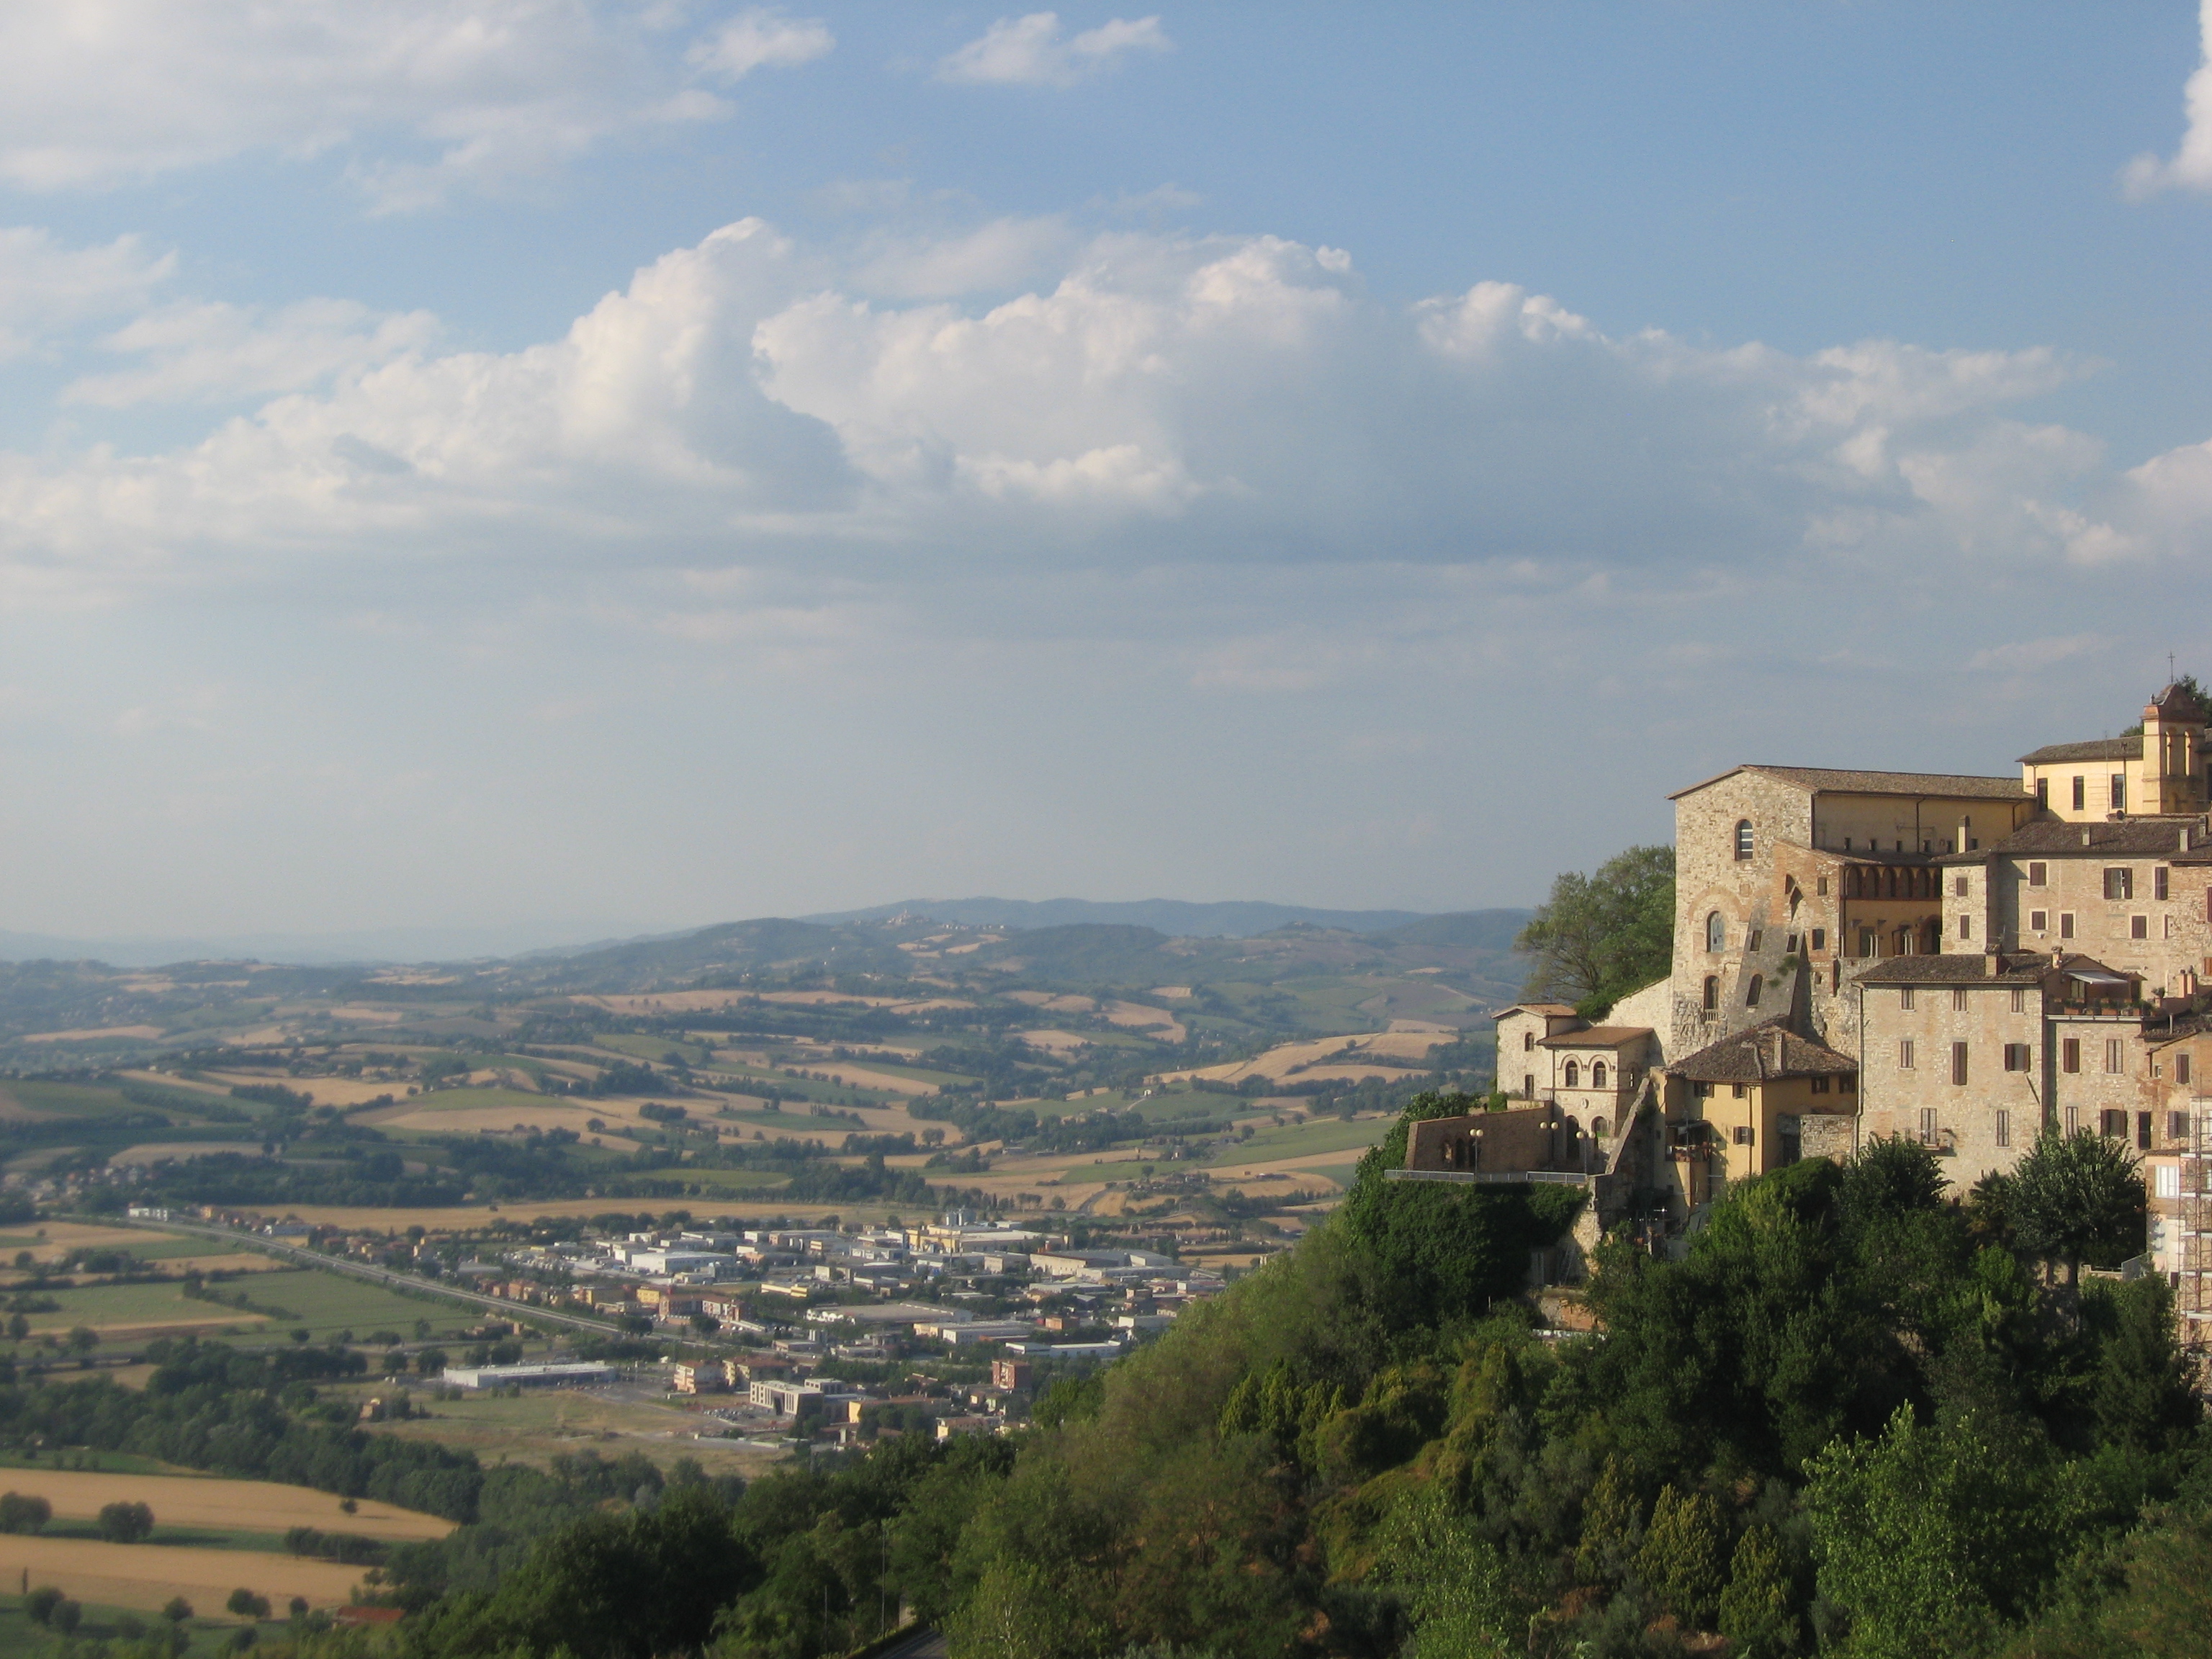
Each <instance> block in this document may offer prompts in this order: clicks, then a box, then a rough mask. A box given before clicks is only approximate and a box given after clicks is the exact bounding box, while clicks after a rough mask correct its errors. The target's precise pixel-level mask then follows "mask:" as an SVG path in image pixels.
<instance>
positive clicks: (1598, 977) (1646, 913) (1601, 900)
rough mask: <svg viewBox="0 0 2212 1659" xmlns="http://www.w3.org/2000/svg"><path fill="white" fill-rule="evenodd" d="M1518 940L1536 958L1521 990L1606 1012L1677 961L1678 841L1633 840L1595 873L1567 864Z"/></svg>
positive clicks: (1592, 1015) (1595, 1014) (1587, 1011)
mask: <svg viewBox="0 0 2212 1659" xmlns="http://www.w3.org/2000/svg"><path fill="white" fill-rule="evenodd" d="M1513 947H1514V949H1516V951H1528V953H1529V954H1530V955H1532V956H1534V957H1535V958H1536V962H1535V966H1534V968H1533V969H1531V970H1530V972H1529V975H1528V984H1527V986H1525V987H1523V989H1522V995H1524V996H1530V997H1547V998H1551V999H1554V1000H1558V1001H1561V1002H1571V1003H1572V1004H1574V1005H1575V1006H1576V1007H1577V1009H1579V1010H1581V1011H1582V1012H1583V1013H1584V1014H1585V1015H1586V1016H1588V1017H1589V1018H1598V1017H1601V1015H1602V1014H1603V1013H1604V1012H1605V1011H1606V1010H1607V1009H1608V1008H1610V1007H1611V1006H1613V1004H1614V1003H1615V1002H1617V1001H1618V1000H1620V999H1621V998H1622V997H1624V996H1626V995H1627V994H1629V993H1630V992H1631V991H1635V990H1639V989H1641V988H1642V987H1644V986H1646V985H1649V984H1650V983H1651V981H1654V980H1656V979H1662V978H1664V977H1665V975H1666V974H1667V971H1668V968H1669V967H1670V966H1671V965H1672V963H1673V962H1674V848H1671V847H1632V848H1629V849H1628V850H1627V851H1626V852H1625V853H1620V854H1615V855H1614V856H1613V857H1612V858H1610V859H1607V860H1606V861H1605V862H1604V863H1603V864H1601V865H1600V866H1598V867H1597V870H1596V871H1595V872H1594V873H1592V874H1590V875H1583V874H1582V873H1581V872H1577V871H1572V870H1570V871H1568V872H1566V873H1565V874H1564V875H1562V876H1560V877H1559V878H1558V879H1557V880H1555V881H1554V882H1553V884H1552V895H1551V896H1550V897H1549V898H1547V899H1546V900H1545V901H1544V902H1543V903H1542V904H1541V905H1540V906H1538V907H1537V910H1536V914H1535V915H1534V916H1532V917H1531V918H1530V919H1529V921H1528V926H1527V927H1523V928H1522V930H1521V934H1520V937H1519V938H1517V939H1515V940H1514V941H1513Z"/></svg>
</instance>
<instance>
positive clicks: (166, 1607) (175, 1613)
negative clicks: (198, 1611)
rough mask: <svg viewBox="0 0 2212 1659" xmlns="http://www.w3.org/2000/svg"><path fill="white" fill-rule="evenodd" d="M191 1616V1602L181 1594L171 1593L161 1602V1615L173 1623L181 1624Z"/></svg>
mask: <svg viewBox="0 0 2212 1659" xmlns="http://www.w3.org/2000/svg"><path fill="white" fill-rule="evenodd" d="M191 1616H192V1604H191V1602H189V1601H185V1598H184V1597H183V1596H181V1595H173V1596H171V1597H170V1598H169V1599H168V1601H167V1602H166V1603H164V1604H163V1606H162V1608H161V1617H162V1618H164V1619H166V1620H168V1621H169V1622H170V1623H171V1624H173V1625H181V1624H183V1623H184V1622H185V1620H187V1619H189V1618H191Z"/></svg>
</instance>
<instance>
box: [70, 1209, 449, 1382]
mask: <svg viewBox="0 0 2212 1659" xmlns="http://www.w3.org/2000/svg"><path fill="white" fill-rule="evenodd" d="M395 1213H396V1212H395ZM185 1242H187V1243H194V1244H197V1243H199V1241H197V1240H189V1241H185ZM204 1248H205V1249H210V1250H214V1249H220V1248H221V1246H219V1245H216V1244H215V1243H213V1242H212V1241H210V1242H209V1243H207V1244H206V1245H205V1246H204ZM215 1288H216V1289H217V1290H219V1291H222V1293H223V1294H225V1295H230V1294H233V1293H235V1292H238V1291H243V1292H244V1293H245V1295H246V1299H247V1300H248V1301H249V1302H250V1303H252V1308H250V1309H233V1308H229V1307H226V1306H224V1305H223V1304H220V1303H215V1302H204V1301H200V1300H197V1299H196V1298H191V1297H186V1296H185V1293H184V1286H183V1285H181V1284H173V1283H172V1284H158V1285H82V1286H78V1287H76V1288H72V1289H66V1290H57V1291H50V1292H48V1294H50V1295H52V1297H53V1299H54V1300H55V1301H56V1302H58V1303H59V1304H61V1311H60V1312H58V1313H42V1314H33V1315H31V1316H30V1322H31V1332H32V1334H33V1336H39V1335H43V1334H54V1335H63V1334H66V1333H68V1332H69V1331H70V1330H71V1329H73V1328H76V1327H77V1326H79V1325H83V1326H87V1327H88V1328H91V1329H92V1330H93V1331H94V1332H95V1333H101V1334H103V1340H102V1345H101V1346H103V1347H111V1348H121V1349H131V1348H136V1347H137V1346H140V1345H141V1344H143V1342H144V1341H145V1340H146V1337H145V1334H144V1332H143V1329H141V1330H116V1331H115V1332H114V1334H113V1336H112V1338H110V1337H107V1336H106V1335H105V1332H106V1330H108V1329H111V1328H114V1327H118V1326H138V1327H145V1326H150V1325H161V1324H185V1323H187V1322H216V1321H221V1322H226V1323H227V1322H235V1323H236V1325H237V1327H238V1330H239V1333H240V1335H242V1336H251V1337H259V1338H262V1339H264V1340H283V1338H284V1337H285V1336H286V1335H288V1334H289V1333H290V1332H292V1331H295V1330H306V1331H307V1332H308V1333H310V1335H311V1340H319V1341H327V1340H330V1339H331V1337H333V1336H335V1335H337V1334H338V1333H340V1332H342V1331H347V1330H350V1331H352V1332H353V1333H354V1334H355V1336H356V1338H357V1339H359V1340H367V1339H368V1334H369V1333H370V1332H371V1331H374V1330H393V1331H399V1332H403V1333H404V1332H409V1331H411V1330H412V1329H413V1328H414V1325H415V1322H416V1320H418V1319H428V1320H429V1321H430V1322H432V1323H433V1324H434V1325H435V1326H437V1327H438V1328H441V1329H445V1328H461V1327H462V1326H465V1325H471V1324H474V1323H476V1322H477V1321H478V1320H480V1319H482V1318H484V1317H486V1316H485V1315H483V1314H480V1313H475V1312H472V1311H471V1310H467V1309H465V1308H464V1307H462V1306H460V1305H459V1304H455V1303H453V1302H450V1301H447V1300H446V1299H445V1298H444V1297H431V1296H427V1295H426V1296H424V1297H408V1296H401V1295H399V1294H398V1293H397V1292H396V1291H390V1290H386V1288H385V1287H384V1286H382V1285H377V1284H374V1283H371V1282H370V1281H369V1280H368V1279H355V1278H352V1277H349V1276H348V1275H345V1274H341V1273H325V1272H323V1271H321V1270H319V1269H317V1268H313V1267H296V1268H280V1269H278V1270H276V1272H273V1273H254V1274H252V1275H251V1276H250V1277H246V1278H241V1279H232V1280H229V1281H228V1282H226V1283H224V1284H222V1285H218V1286H216V1287H215ZM271 1309H281V1310H283V1311H282V1313H281V1314H279V1313H268V1314H266V1315H265V1316H263V1315H262V1314H260V1313H258V1312H257V1310H271ZM212 1328H216V1329H220V1328H222V1326H221V1324H215V1325H213V1326H212Z"/></svg>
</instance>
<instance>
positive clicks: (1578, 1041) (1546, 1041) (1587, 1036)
mask: <svg viewBox="0 0 2212 1659" xmlns="http://www.w3.org/2000/svg"><path fill="white" fill-rule="evenodd" d="M1650 1035H1651V1028H1650V1026H1649V1025H1593V1026H1590V1027H1589V1029H1588V1030H1581V1031H1562V1032H1560V1033H1559V1035H1558V1036H1547V1037H1539V1038H1538V1039H1537V1040H1536V1046H1537V1047H1538V1048H1626V1047H1627V1046H1628V1045H1629V1044H1630V1043H1632V1042H1641V1041H1642V1040H1643V1039H1644V1038H1645V1037H1648V1036H1650Z"/></svg>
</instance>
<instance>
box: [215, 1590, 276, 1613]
mask: <svg viewBox="0 0 2212 1659" xmlns="http://www.w3.org/2000/svg"><path fill="white" fill-rule="evenodd" d="M222 1605H223V1607H225V1608H226V1609H228V1611H229V1612H232V1613H236V1614H237V1615H238V1616H239V1617H240V1619H266V1618H267V1617H268V1616H269V1598H268V1597H267V1596H265V1595H255V1594H254V1593H253V1592H252V1590H250V1589H246V1588H245V1587H244V1586H242V1585H241V1586H240V1588H238V1589H234V1590H233V1591H231V1593H230V1599H229V1600H228V1601H225V1602H224V1603H223V1604H222Z"/></svg>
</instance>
